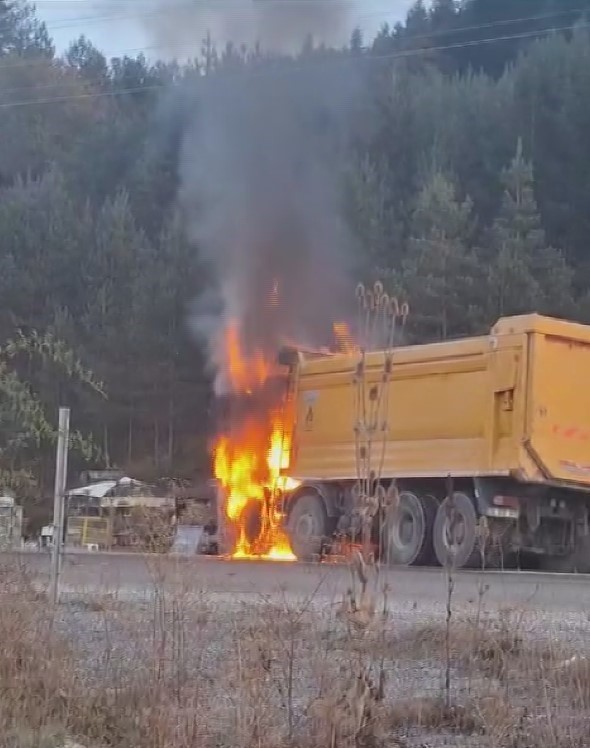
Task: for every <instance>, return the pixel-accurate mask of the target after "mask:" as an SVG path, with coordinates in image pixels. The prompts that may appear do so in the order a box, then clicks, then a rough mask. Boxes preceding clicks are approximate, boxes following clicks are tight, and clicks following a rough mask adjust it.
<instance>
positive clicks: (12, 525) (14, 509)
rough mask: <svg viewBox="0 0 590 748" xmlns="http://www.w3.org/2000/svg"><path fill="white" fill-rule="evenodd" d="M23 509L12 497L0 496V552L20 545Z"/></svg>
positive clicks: (14, 548)
mask: <svg viewBox="0 0 590 748" xmlns="http://www.w3.org/2000/svg"><path fill="white" fill-rule="evenodd" d="M22 527H23V508H22V506H18V505H17V503H16V501H15V500H14V498H13V497H12V496H0V551H11V550H16V549H17V548H20V547H21V545H22Z"/></svg>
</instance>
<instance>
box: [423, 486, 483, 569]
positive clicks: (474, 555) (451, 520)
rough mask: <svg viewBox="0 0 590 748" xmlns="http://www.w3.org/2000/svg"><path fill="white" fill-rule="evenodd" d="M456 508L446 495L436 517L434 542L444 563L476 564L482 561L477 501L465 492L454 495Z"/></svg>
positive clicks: (433, 534) (458, 565) (463, 565)
mask: <svg viewBox="0 0 590 748" xmlns="http://www.w3.org/2000/svg"><path fill="white" fill-rule="evenodd" d="M453 502H454V507H453V508H451V507H450V506H449V504H450V500H449V498H446V499H445V500H444V501H443V502H442V504H441V505H440V506H439V508H438V511H437V513H436V518H435V520H434V528H433V531H432V542H433V545H434V552H435V554H436V558H437V561H438V562H439V564H440V565H441V566H446V565H447V564H449V563H450V564H452V565H453V566H454V567H455V568H456V569H461V568H463V567H470V566H471V567H473V566H476V565H477V564H478V561H480V560H481V559H480V554H479V544H478V542H477V514H476V512H475V507H474V506H473V501H472V500H471V499H470V498H469V496H467V495H466V494H464V493H456V494H454V496H453Z"/></svg>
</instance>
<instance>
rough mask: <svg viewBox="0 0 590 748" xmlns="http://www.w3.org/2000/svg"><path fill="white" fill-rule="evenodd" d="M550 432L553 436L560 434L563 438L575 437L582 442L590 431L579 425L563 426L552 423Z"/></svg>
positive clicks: (588, 436) (588, 435)
mask: <svg viewBox="0 0 590 748" xmlns="http://www.w3.org/2000/svg"><path fill="white" fill-rule="evenodd" d="M551 432H552V434H553V435H554V436H560V437H562V438H563V439H577V440H578V441H584V442H586V441H588V440H589V439H590V431H586V430H584V429H581V428H580V427H579V426H568V427H565V426H558V425H557V424H553V426H552V428H551Z"/></svg>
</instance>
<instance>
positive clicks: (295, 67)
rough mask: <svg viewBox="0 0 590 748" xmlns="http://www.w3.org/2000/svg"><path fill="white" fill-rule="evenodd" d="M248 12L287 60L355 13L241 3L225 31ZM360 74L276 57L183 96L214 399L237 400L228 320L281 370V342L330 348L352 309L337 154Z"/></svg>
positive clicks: (184, 176) (313, 2) (197, 326)
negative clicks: (299, 44)
mask: <svg viewBox="0 0 590 748" xmlns="http://www.w3.org/2000/svg"><path fill="white" fill-rule="evenodd" d="M283 5H284V8H283V7H282V6H283ZM246 6H247V7H248V8H250V10H251V12H252V21H253V22H254V21H255V25H256V29H255V30H256V32H257V33H258V32H260V36H261V37H264V36H265V35H268V39H269V43H270V46H272V47H273V48H274V49H287V50H288V49H290V48H291V47H292V45H293V44H294V43H295V40H300V38H301V34H302V33H303V34H304V33H305V30H307V29H309V30H311V31H315V30H316V29H317V28H320V30H321V29H322V28H324V26H325V27H328V26H330V25H331V27H333V28H336V27H338V26H339V24H340V23H341V22H342V21H343V20H344V19H345V18H346V8H347V7H348V6H347V4H346V3H342V2H340V0H324V1H323V2H322V0H299V1H297V2H292V1H291V2H288V0H278V2H269V1H268V0H252V2H246V0H243V1H242V2H238V3H231V4H227V5H225V4H224V6H223V7H224V8H225V7H228V8H231V9H233V10H228V11H227V12H228V14H229V17H228V18H227V19H226V21H227V23H228V24H230V23H233V21H234V20H235V18H234V14H237V10H236V8H237V7H246ZM279 9H281V10H286V12H285V13H284V15H279ZM280 19H282V20H281V22H279V21H280ZM228 28H229V26H228ZM238 67H239V66H238ZM356 71H357V68H356V67H355V66H354V64H353V63H352V62H351V61H350V60H349V59H348V58H345V57H344V56H339V57H335V56H332V55H330V54H322V55H319V56H317V58H313V59H311V60H310V59H309V58H308V57H306V58H305V59H304V58H302V59H301V60H298V61H296V62H295V61H293V60H285V59H279V58H275V59H274V61H269V60H267V61H266V62H265V63H264V64H260V65H257V64H256V65H255V64H253V63H251V64H250V65H249V67H248V68H247V69H243V68H241V69H240V68H239V69H238V70H237V71H235V70H230V71H226V72H224V71H221V72H216V73H214V74H212V75H210V76H206V77H199V78H197V79H196V80H194V81H193V83H192V84H187V86H186V87H183V88H181V89H180V91H179V92H178V94H177V95H178V96H180V97H181V98H182V99H183V107H184V109H185V117H184V120H185V130H184V134H183V144H182V149H181V154H180V177H181V189H180V203H181V207H182V210H183V213H184V216H185V219H186V222H187V229H188V233H189V237H190V238H191V239H192V240H193V241H194V243H195V245H196V247H197V250H198V251H199V253H200V254H201V256H202V257H203V258H204V260H205V262H206V264H207V266H208V268H209V272H210V274H211V284H210V290H209V293H207V294H205V295H204V296H203V297H201V298H200V299H199V300H198V302H197V305H196V308H195V310H194V314H193V317H192V324H193V327H194V330H195V332H196V333H197V334H198V335H199V337H201V338H203V337H204V338H205V340H206V342H207V345H208V348H209V354H210V361H211V364H212V366H213V367H214V368H215V371H216V372H217V379H216V391H217V394H223V393H224V392H225V391H227V389H228V383H227V378H226V377H225V376H224V374H225V372H226V370H227V361H226V359H225V356H226V350H225V345H224V331H225V329H226V328H227V324H228V322H229V321H230V320H231V321H232V322H233V323H234V324H235V323H237V324H238V326H239V335H240V341H241V345H242V348H243V350H244V351H245V353H246V354H249V355H254V354H255V353H256V352H260V351H262V352H263V353H264V354H265V355H267V356H268V357H272V356H274V354H275V353H276V351H277V349H278V348H279V347H280V345H281V344H284V343H286V342H297V343H299V344H303V345H309V346H312V345H313V346H317V345H325V344H326V343H328V342H330V340H331V331H332V323H333V322H334V321H335V320H337V319H342V317H343V316H344V317H346V316H347V308H348V306H349V305H350V304H352V305H354V299H353V289H354V282H353V280H352V278H353V272H352V270H351V261H350V259H351V257H352V256H353V252H352V251H351V243H352V242H351V237H350V235H349V232H348V230H347V227H346V223H345V221H344V220H343V210H342V196H341V189H340V186H341V184H342V172H343V168H344V166H345V165H344V164H343V163H341V160H340V153H341V151H342V149H341V148H339V145H341V143H342V140H343V139H344V138H345V137H346V129H347V127H346V126H347V123H348V121H349V119H350V116H351V112H352V107H353V104H354V101H355V97H356V95H357V93H358V86H359V80H358V79H357V76H356V75H355V72H356Z"/></svg>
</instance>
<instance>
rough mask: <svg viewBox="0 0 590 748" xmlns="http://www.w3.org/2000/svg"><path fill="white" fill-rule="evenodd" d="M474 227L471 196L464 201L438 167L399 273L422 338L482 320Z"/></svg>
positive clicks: (445, 334)
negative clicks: (474, 248) (471, 246)
mask: <svg viewBox="0 0 590 748" xmlns="http://www.w3.org/2000/svg"><path fill="white" fill-rule="evenodd" d="M472 232H473V216H472V203H471V200H470V199H469V198H467V199H465V200H464V201H463V202H461V201H459V200H458V199H457V196H456V191H455V187H454V185H453V183H452V182H451V181H450V180H449V179H448V178H447V177H446V176H445V175H443V174H441V173H440V172H434V173H433V174H432V175H431V177H430V178H429V179H428V181H427V182H426V183H425V185H424V186H423V188H422V190H421V192H420V194H419V196H418V201H417V205H416V209H415V211H414V214H413V218H412V228H411V237H410V240H409V243H408V250H407V255H406V258H405V260H404V262H403V265H402V269H401V274H400V277H399V284H400V285H401V287H402V288H403V290H404V292H405V295H406V296H407V298H408V301H409V303H410V308H411V310H412V317H411V318H412V329H413V332H414V333H415V334H416V335H417V336H418V337H419V339H422V340H424V339H426V340H437V339H438V340H440V339H445V338H448V337H450V336H453V335H461V334H465V333H466V332H470V331H472V330H473V329H477V328H478V326H479V325H480V324H481V310H480V308H479V284H478V275H479V269H478V263H477V258H476V257H475V255H474V253H473V252H472V251H471V250H470V249H469V242H470V239H471V235H472Z"/></svg>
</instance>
